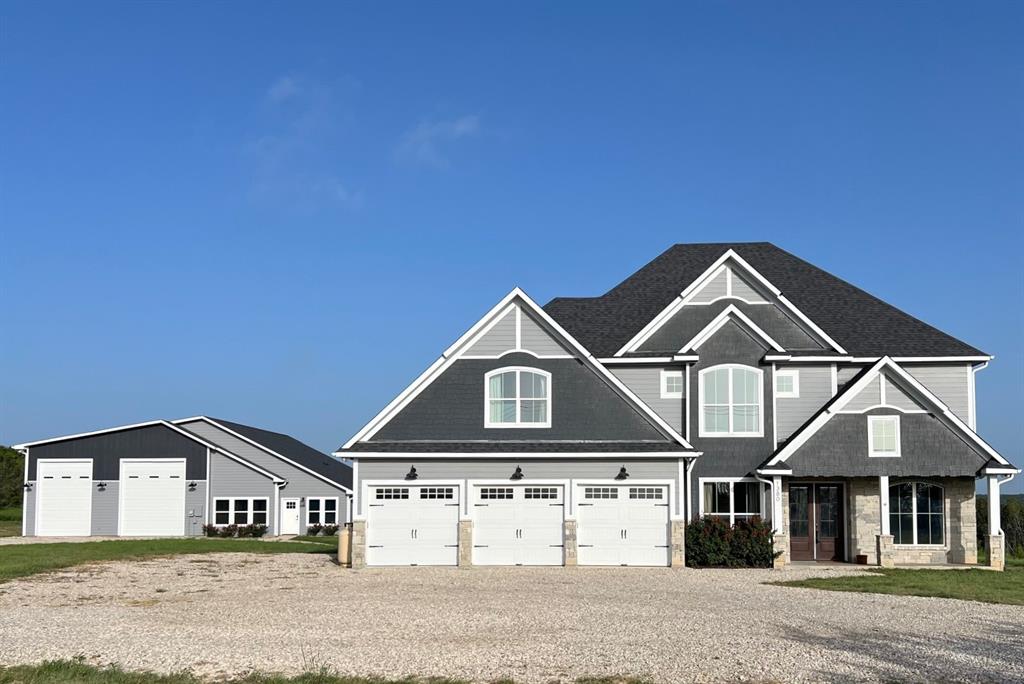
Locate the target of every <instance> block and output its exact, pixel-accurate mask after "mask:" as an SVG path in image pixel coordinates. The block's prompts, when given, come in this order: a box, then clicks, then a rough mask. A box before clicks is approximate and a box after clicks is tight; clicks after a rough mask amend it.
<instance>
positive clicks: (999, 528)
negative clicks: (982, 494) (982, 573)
mask: <svg viewBox="0 0 1024 684" xmlns="http://www.w3.org/2000/svg"><path fill="white" fill-rule="evenodd" d="M999 485H1000V481H999V476H998V475H989V476H988V565H989V567H990V568H992V569H993V570H1002V569H1003V565H1004V562H1005V555H1006V549H1005V547H1004V543H1005V539H1004V538H1003V521H1002V518H1001V514H1000V511H1001V510H1002V502H1001V501H1000V500H999Z"/></svg>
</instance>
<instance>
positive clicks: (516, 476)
mask: <svg viewBox="0 0 1024 684" xmlns="http://www.w3.org/2000/svg"><path fill="white" fill-rule="evenodd" d="M512 479H513V480H522V479H523V469H522V468H520V467H519V466H516V472H514V473H512Z"/></svg>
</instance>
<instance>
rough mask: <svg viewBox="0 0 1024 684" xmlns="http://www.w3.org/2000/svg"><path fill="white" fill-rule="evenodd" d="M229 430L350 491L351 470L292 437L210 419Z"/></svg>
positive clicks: (349, 467) (218, 419) (228, 421)
mask: <svg viewBox="0 0 1024 684" xmlns="http://www.w3.org/2000/svg"><path fill="white" fill-rule="evenodd" d="M211 420H213V421H215V422H217V423H220V424H221V425H223V426H224V427H226V428H228V429H229V430H234V431H235V432H237V433H238V434H240V435H242V436H243V437H247V438H249V439H251V440H252V441H254V442H256V443H257V444H260V445H262V446H264V447H266V448H267V449H270V450H271V451H274V452H277V453H278V454H280V455H282V456H284V457H285V458H287V459H290V460H292V461H295V462H296V463H298V464H300V465H304V466H306V467H307V468H309V469H310V470H312V471H314V472H317V473H319V474H321V475H323V476H324V477H326V478H329V479H331V480H333V481H334V482H337V483H339V484H341V485H342V486H344V487H347V488H348V489H352V468H351V466H348V465H346V464H344V463H342V462H341V461H339V460H338V459H336V458H333V457H331V456H328V455H327V454H325V453H323V452H320V451H317V450H316V449H314V448H313V447H311V446H308V445H306V444H303V443H302V442H300V441H299V440H297V439H295V438H294V437H289V436H288V435H283V434H281V433H280V432H270V431H268V430H261V429H259V428H254V427H252V426H250V425H242V424H241V423H233V422H231V421H230V420H222V419H220V418H211Z"/></svg>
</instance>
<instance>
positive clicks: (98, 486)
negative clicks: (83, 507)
mask: <svg viewBox="0 0 1024 684" xmlns="http://www.w3.org/2000/svg"><path fill="white" fill-rule="evenodd" d="M96 489H98V490H100V491H101V492H105V491H107V483H106V482H97V483H96Z"/></svg>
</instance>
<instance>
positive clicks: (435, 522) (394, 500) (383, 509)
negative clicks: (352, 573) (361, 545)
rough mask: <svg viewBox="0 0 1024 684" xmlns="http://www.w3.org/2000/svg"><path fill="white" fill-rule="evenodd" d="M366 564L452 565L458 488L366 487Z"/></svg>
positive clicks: (456, 538) (455, 553) (456, 543)
mask: <svg viewBox="0 0 1024 684" xmlns="http://www.w3.org/2000/svg"><path fill="white" fill-rule="evenodd" d="M368 493H369V501H368V503H367V515H366V564H367V565H458V561H459V488H458V486H455V485H451V486H435V485H388V486H379V487H378V486H373V487H369V488H368Z"/></svg>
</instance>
